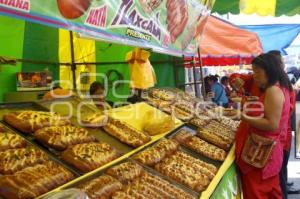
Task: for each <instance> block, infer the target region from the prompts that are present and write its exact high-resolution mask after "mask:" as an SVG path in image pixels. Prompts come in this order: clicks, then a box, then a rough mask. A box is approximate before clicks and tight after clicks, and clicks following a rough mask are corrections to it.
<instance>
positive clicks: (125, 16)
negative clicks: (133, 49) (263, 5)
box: [0, 0, 215, 56]
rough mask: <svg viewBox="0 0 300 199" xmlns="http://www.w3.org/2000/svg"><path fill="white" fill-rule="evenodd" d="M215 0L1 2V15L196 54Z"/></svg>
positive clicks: (8, 0) (176, 51)
mask: <svg viewBox="0 0 300 199" xmlns="http://www.w3.org/2000/svg"><path fill="white" fill-rule="evenodd" d="M214 1H215V0H0V14H1V15H7V16H12V17H17V18H21V19H25V20H28V21H32V22H37V23H40V24H45V25H50V26H53V27H57V28H64V29H68V30H71V31H74V32H77V33H80V34H81V35H84V36H86V37H92V38H95V39H100V40H104V41H108V42H115V43H121V44H126V45H132V46H138V47H142V48H150V49H153V51H157V52H161V53H166V54H172V55H178V56H181V55H183V54H184V55H189V56H191V55H194V54H195V52H196V49H197V47H198V42H197V40H198V39H199V37H201V34H202V32H203V29H204V24H205V22H206V19H207V16H208V15H209V14H210V10H211V8H212V6H213V3H214Z"/></svg>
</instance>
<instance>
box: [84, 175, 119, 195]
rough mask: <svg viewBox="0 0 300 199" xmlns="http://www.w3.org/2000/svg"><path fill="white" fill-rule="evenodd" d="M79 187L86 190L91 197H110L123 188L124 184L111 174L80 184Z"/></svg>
mask: <svg viewBox="0 0 300 199" xmlns="http://www.w3.org/2000/svg"><path fill="white" fill-rule="evenodd" d="M78 188H79V189H80V190H82V191H84V192H85V193H86V194H87V195H88V196H89V198H90V199H110V198H111V197H112V195H113V193H115V192H117V191H120V190H121V189H122V184H121V183H120V182H119V181H118V180H116V179H115V178H113V177H111V176H109V175H102V176H100V177H98V178H95V179H93V180H91V181H89V182H86V183H83V184H81V185H79V186H78Z"/></svg>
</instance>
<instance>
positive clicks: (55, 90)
mask: <svg viewBox="0 0 300 199" xmlns="http://www.w3.org/2000/svg"><path fill="white" fill-rule="evenodd" d="M73 95H74V94H73V92H72V91H71V90H66V89H63V88H62V87H60V86H59V85H56V86H53V87H52V88H51V90H50V91H49V92H47V93H45V95H44V96H43V100H53V99H57V98H67V97H71V96H73Z"/></svg>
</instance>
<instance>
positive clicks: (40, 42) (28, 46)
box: [22, 22, 59, 80]
mask: <svg viewBox="0 0 300 199" xmlns="http://www.w3.org/2000/svg"><path fill="white" fill-rule="evenodd" d="M58 45H59V44H58V29H57V28H52V27H48V26H44V25H40V24H36V23H31V22H26V26H25V33H24V50H23V59H31V60H36V61H48V62H56V63H58V62H59V59H58V50H57V49H58ZM45 70H49V71H50V72H51V74H52V78H53V80H58V79H59V66H58V64H54V65H49V64H32V63H23V67H22V71H23V72H37V71H45Z"/></svg>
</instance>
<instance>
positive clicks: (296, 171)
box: [288, 136, 300, 199]
mask: <svg viewBox="0 0 300 199" xmlns="http://www.w3.org/2000/svg"><path fill="white" fill-rule="evenodd" d="M294 138H295V136H293V142H292V150H291V155H290V160H289V164H288V177H289V180H288V181H289V182H290V181H293V182H294V187H295V188H297V189H300V159H295V145H294ZM289 199H300V194H290V195H289Z"/></svg>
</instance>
